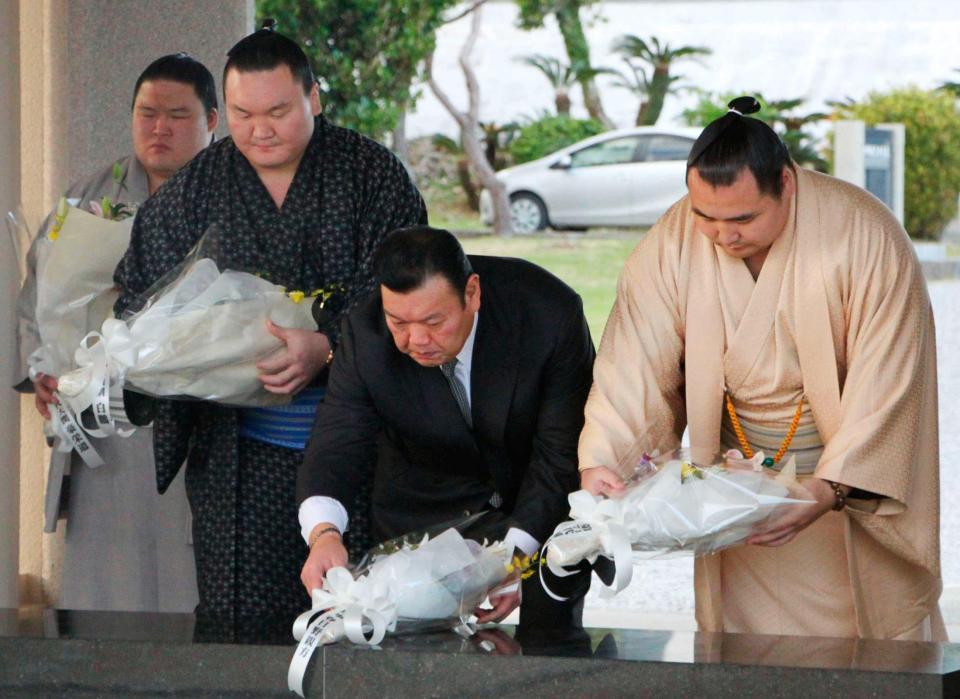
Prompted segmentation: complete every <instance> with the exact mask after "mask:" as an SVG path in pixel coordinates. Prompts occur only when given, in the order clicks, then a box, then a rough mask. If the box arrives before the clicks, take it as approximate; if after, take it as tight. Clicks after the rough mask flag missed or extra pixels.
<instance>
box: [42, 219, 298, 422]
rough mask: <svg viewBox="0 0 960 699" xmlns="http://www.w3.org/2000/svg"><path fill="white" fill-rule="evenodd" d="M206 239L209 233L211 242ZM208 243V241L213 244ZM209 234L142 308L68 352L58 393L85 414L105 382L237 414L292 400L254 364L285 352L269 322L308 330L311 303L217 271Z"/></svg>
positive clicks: (254, 279) (229, 272)
mask: <svg viewBox="0 0 960 699" xmlns="http://www.w3.org/2000/svg"><path fill="white" fill-rule="evenodd" d="M214 233H215V231H211V233H208V235H213V234H214ZM213 239H215V236H214V238H213ZM210 240H211V238H208V237H207V236H205V237H204V239H203V240H202V241H201V243H200V244H198V246H197V248H196V249H195V250H194V252H192V253H191V254H190V256H189V257H188V258H187V259H186V260H185V261H184V262H183V263H182V264H181V265H180V266H178V267H177V268H176V269H175V270H174V272H172V273H171V274H169V275H167V276H166V277H164V278H163V279H162V280H161V281H160V282H158V284H156V285H155V286H154V287H153V289H152V290H151V291H150V292H148V297H147V300H146V302H145V304H144V305H143V307H142V308H141V310H139V311H137V312H136V313H133V314H132V315H130V316H129V317H127V318H126V319H125V320H118V319H115V318H108V319H107V320H106V321H104V323H103V326H102V328H101V331H100V332H99V333H91V334H88V335H87V336H86V337H85V338H83V341H82V342H81V343H80V345H79V349H78V350H77V351H76V353H75V359H76V363H77V365H78V367H79V368H78V369H76V370H74V371H71V372H69V373H67V374H64V375H62V376H61V377H60V382H59V386H60V393H61V394H62V395H64V396H66V397H67V399H68V402H70V403H71V405H72V406H73V407H74V408H75V409H77V410H82V409H84V408H85V407H87V406H89V405H91V404H93V402H94V397H95V395H96V393H97V391H98V390H100V389H101V388H102V385H103V383H104V381H106V380H109V382H110V384H111V386H112V387H113V388H114V390H116V387H117V386H119V387H122V388H126V389H128V390H132V391H137V392H140V393H145V394H147V395H151V396H157V397H171V398H173V397H175V398H194V399H201V400H210V401H216V402H218V403H224V404H228V405H235V406H262V405H276V404H279V403H284V402H287V401H288V400H289V396H281V395H276V394H273V393H270V392H268V391H267V390H265V389H264V388H263V384H262V383H261V382H260V380H259V378H257V377H258V370H257V367H256V365H257V363H258V362H259V361H261V360H263V359H265V358H267V357H270V356H271V355H273V354H275V353H277V352H282V351H283V350H284V345H283V342H282V341H281V340H280V339H279V338H277V337H275V336H274V335H272V334H271V333H270V332H269V331H268V330H267V320H271V321H273V322H274V323H275V324H276V325H278V326H281V327H284V328H298V329H303V330H315V329H316V322H315V321H314V319H313V316H312V313H311V305H312V302H313V298H310V297H306V296H305V295H304V294H303V293H302V292H289V293H288V292H287V291H286V290H285V289H283V288H282V287H280V286H277V285H276V284H272V283H270V282H268V281H266V280H265V279H262V278H260V277H258V276H256V275H254V274H250V273H247V272H237V271H232V270H229V269H225V270H223V271H221V269H220V266H218V262H217V261H216V260H215V259H212V258H211V257H210V256H209V255H214V256H215V249H216V245H215V244H211V243H210Z"/></svg>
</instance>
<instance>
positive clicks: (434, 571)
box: [287, 528, 519, 696]
mask: <svg viewBox="0 0 960 699" xmlns="http://www.w3.org/2000/svg"><path fill="white" fill-rule="evenodd" d="M409 540H410V537H405V540H404V541H403V542H401V543H400V544H398V545H397V546H394V547H388V548H387V549H386V550H390V548H394V549H396V550H393V551H392V552H391V553H384V552H382V551H384V549H383V548H380V549H379V551H378V550H374V551H373V552H372V553H371V555H368V556H367V558H366V559H365V561H366V562H365V563H364V564H362V565H361V566H360V567H359V568H358V569H357V570H355V571H354V572H353V573H351V572H350V571H348V570H347V569H346V568H331V569H330V570H329V571H327V574H326V576H325V579H324V584H323V589H320V590H314V591H313V595H312V597H313V608H312V609H311V610H310V611H308V612H305V613H304V614H301V615H300V617H298V618H297V620H296V622H295V623H294V629H293V633H294V637H295V638H296V639H297V640H298V641H300V644H299V646H297V650H296V652H295V653H294V657H293V660H292V662H291V663H290V670H289V673H288V677H287V679H288V684H289V687H290V689H291V690H292V691H294V692H297V693H298V694H300V695H301V696H303V676H304V673H305V671H306V668H307V665H308V663H309V661H310V658H311V657H312V655H313V653H314V651H316V649H317V648H318V647H320V646H323V645H328V644H331V643H336V642H337V641H339V640H341V639H343V638H346V639H348V640H350V641H351V642H353V643H358V644H367V645H377V644H379V643H380V642H381V641H382V640H383V638H384V636H385V635H386V632H387V631H394V630H395V629H396V625H397V622H398V621H417V622H422V621H437V620H450V621H451V622H452V623H451V627H456V626H458V625H464V624H465V623H466V622H467V620H468V619H469V617H470V615H471V614H472V613H473V610H474V609H475V608H476V607H477V605H478V604H480V603H481V602H482V601H483V600H484V599H485V598H486V597H487V596H488V595H490V594H492V593H494V591H497V592H506V591H507V590H506V589H505V588H506V587H509V586H510V585H519V579H518V578H519V576H518V574H516V573H517V571H515V570H514V567H513V565H512V564H511V560H512V559H511V556H512V551H507V548H506V546H505V545H504V544H502V543H494V544H490V545H481V544H479V543H477V542H476V541H472V540H470V539H464V538H463V536H461V535H460V533H459V532H458V531H457V530H456V529H454V528H450V529H447V530H445V531H444V532H443V533H442V534H440V535H439V536H437V537H435V538H432V539H431V538H429V537H427V536H424V538H423V540H422V541H420V542H419V543H416V544H410V543H408V542H409Z"/></svg>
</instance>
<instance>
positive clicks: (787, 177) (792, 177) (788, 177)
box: [780, 165, 797, 197]
mask: <svg viewBox="0 0 960 699" xmlns="http://www.w3.org/2000/svg"><path fill="white" fill-rule="evenodd" d="M780 183H781V184H782V186H783V190H782V191H783V193H784V194H785V195H786V196H788V197H792V196H793V193H794V192H795V191H797V176H796V174H795V173H794V171H793V168H792V167H790V166H789V165H785V166H784V168H783V172H781V173H780Z"/></svg>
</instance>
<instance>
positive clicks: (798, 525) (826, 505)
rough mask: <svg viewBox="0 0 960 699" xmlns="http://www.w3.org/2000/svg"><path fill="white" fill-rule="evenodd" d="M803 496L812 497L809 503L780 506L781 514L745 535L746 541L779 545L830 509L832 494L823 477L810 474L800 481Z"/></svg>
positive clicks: (788, 540) (785, 542) (833, 496)
mask: <svg viewBox="0 0 960 699" xmlns="http://www.w3.org/2000/svg"><path fill="white" fill-rule="evenodd" d="M803 487H804V488H805V489H806V490H807V494H806V497H808V498H810V499H811V500H814V502H812V503H810V504H809V505H791V506H790V507H787V508H784V509H785V511H784V514H783V515H781V516H779V517H773V518H772V519H769V520H767V521H766V522H762V523H761V524H760V525H758V526H757V527H756V528H755V529H754V533H753V534H752V535H751V536H750V538H749V539H747V543H748V544H756V545H757V546H783V545H784V544H788V543H790V542H791V541H793V539H794V537H796V536H797V534H799V533H800V532H801V531H803V529H805V528H806V527H809V526H810V525H811V524H813V523H814V522H815V521H817V520H818V519H819V518H820V517H822V516H823V515H824V514H826V513H827V512H829V511H830V510H831V509H833V506H834V504H835V503H836V495H835V494H834V492H833V488H831V487H830V484H829V483H827V482H826V481H825V480H822V479H820V478H811V479H810V480H809V481H807V482H805V483H804V484H803Z"/></svg>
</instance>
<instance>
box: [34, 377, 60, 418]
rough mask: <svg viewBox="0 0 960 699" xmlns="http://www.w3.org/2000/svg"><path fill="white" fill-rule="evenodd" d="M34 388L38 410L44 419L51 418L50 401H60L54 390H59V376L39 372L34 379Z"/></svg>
mask: <svg viewBox="0 0 960 699" xmlns="http://www.w3.org/2000/svg"><path fill="white" fill-rule="evenodd" d="M33 390H34V392H35V393H36V395H35V396H34V398H33V402H34V404H35V405H36V406H37V412H38V413H40V414H41V415H42V416H43V419H44V420H49V419H50V407H49V406H50V403H59V402H60V401H58V400H57V397H56V396H55V395H53V392H54V391H56V390H57V377H56V376H48V375H47V374H37V378H36V380H35V381H33Z"/></svg>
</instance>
